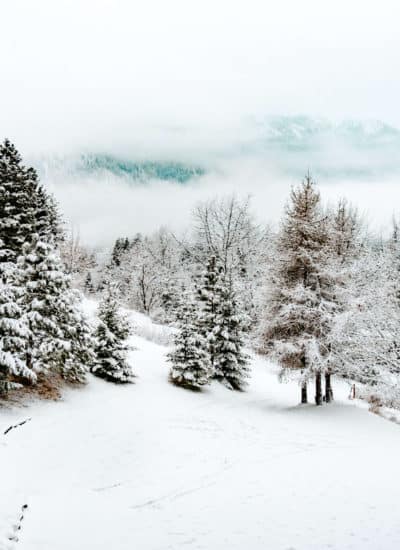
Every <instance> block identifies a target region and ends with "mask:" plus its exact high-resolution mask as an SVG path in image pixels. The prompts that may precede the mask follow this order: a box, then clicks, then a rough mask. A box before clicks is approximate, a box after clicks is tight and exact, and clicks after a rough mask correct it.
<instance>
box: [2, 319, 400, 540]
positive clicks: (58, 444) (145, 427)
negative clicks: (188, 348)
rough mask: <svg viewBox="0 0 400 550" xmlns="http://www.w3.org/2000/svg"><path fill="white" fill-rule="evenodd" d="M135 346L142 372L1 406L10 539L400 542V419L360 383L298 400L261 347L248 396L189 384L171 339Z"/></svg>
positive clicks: (5, 520) (139, 341) (5, 527)
mask: <svg viewBox="0 0 400 550" xmlns="http://www.w3.org/2000/svg"><path fill="white" fill-rule="evenodd" d="M135 322H136V324H138V323H139V324H140V317H138V316H135ZM154 330H156V329H154ZM139 332H140V330H139ZM150 333H151V334H152V335H154V334H153V329H151V330H150ZM132 343H133V344H134V346H135V347H136V348H137V349H136V350H135V351H133V352H132V354H131V358H132V364H133V365H134V369H135V372H136V373H137V375H138V377H137V381H136V384H134V385H127V386H116V385H113V384H110V383H107V382H103V381H102V380H99V379H94V378H92V377H90V380H89V383H88V385H87V386H86V387H84V388H82V389H79V390H68V391H66V392H65V394H64V398H63V400H62V401H60V402H57V403H54V402H36V403H33V404H32V403H31V404H29V405H28V404H26V406H25V407H21V408H14V409H13V410H3V409H1V410H0V428H1V432H0V433H1V435H0V476H1V484H0V549H1V550H4V549H15V550H91V549H93V550H94V549H96V550H134V549H135V550H136V549H137V550H168V549H171V550H177V549H186V548H191V549H197V550H200V549H204V550H266V549H268V550H289V549H290V550H313V549H315V550H321V549H324V548H327V549H328V548H329V549H337V550H345V549H351V548H352V549H362V550H368V549H371V550H377V549H382V550H397V549H398V548H399V547H400V507H399V489H400V476H399V456H400V427H399V426H398V425H396V424H394V423H391V422H389V421H387V420H384V419H382V418H380V417H378V416H376V415H373V414H371V413H369V412H368V411H367V410H366V409H364V408H362V407H360V406H355V405H354V404H353V403H350V402H349V401H347V393H348V390H347V388H346V387H344V386H343V387H342V388H340V389H339V390H338V392H337V396H336V397H339V398H340V399H337V401H336V402H335V404H333V405H331V406H329V407H328V406H324V407H319V408H317V407H314V406H312V405H310V406H298V405H297V400H298V397H299V395H298V394H299V391H298V388H297V387H296V386H295V385H294V384H288V385H282V384H279V383H278V381H277V378H276V374H275V372H274V368H273V366H271V365H268V363H266V362H265V361H264V360H263V359H261V358H254V361H253V376H252V380H251V383H250V386H249V388H248V391H247V392H245V393H236V392H235V393H234V392H230V391H229V390H227V389H226V388H224V387H222V386H220V385H217V384H215V385H213V386H212V387H211V388H209V389H207V390H205V391H203V392H202V393H192V392H189V391H186V390H182V389H179V388H176V387H173V386H171V385H170V384H168V382H167V375H168V367H167V365H166V363H165V353H166V348H165V347H162V346H160V345H157V344H155V343H152V342H150V341H148V340H145V339H144V338H143V337H138V336H135V337H133V338H132ZM29 417H31V418H32V420H31V421H30V422H28V423H27V424H25V425H23V426H21V427H19V428H17V429H14V430H11V431H10V432H9V433H8V434H7V435H3V432H4V430H5V429H6V428H7V427H8V426H9V425H11V424H15V423H17V422H19V421H21V420H24V419H25V418H29ZM24 504H28V509H27V510H26V511H25V513H24V518H23V520H22V522H21V529H20V531H19V532H18V534H17V536H18V538H19V541H18V542H10V541H9V540H8V538H9V536H10V535H12V533H13V525H14V524H17V523H18V518H19V517H20V515H21V507H22V505H24Z"/></svg>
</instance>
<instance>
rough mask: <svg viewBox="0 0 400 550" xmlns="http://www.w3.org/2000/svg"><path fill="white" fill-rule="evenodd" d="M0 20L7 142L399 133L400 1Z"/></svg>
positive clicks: (53, 4) (97, 10)
mask: <svg viewBox="0 0 400 550" xmlns="http://www.w3.org/2000/svg"><path fill="white" fill-rule="evenodd" d="M1 20H2V28H1V33H0V52H1V56H0V128H1V134H3V135H9V136H10V137H11V138H12V139H14V140H15V141H17V142H18V143H20V144H21V145H22V147H24V148H28V147H29V148H30V149H32V150H33V151H37V150H40V151H42V150H46V149H48V148H55V149H64V148H70V147H76V148H79V147H82V146H89V147H91V146H92V145H99V146H102V147H105V148H108V147H109V146H111V145H113V144H114V145H115V144H117V146H123V145H124V144H125V145H128V146H129V144H130V142H131V141H132V140H133V141H134V140H137V139H140V138H142V136H143V139H144V140H148V142H149V143H151V142H152V138H153V134H152V133H153V131H154V134H157V130H156V129H157V128H159V127H163V126H174V127H186V126H191V127H195V128H197V131H198V132H199V133H200V134H201V135H202V136H203V139H206V136H207V134H209V136H210V139H215V135H216V134H217V135H219V134H218V132H219V133H220V134H221V135H220V137H221V139H222V138H223V135H224V132H223V131H222V130H221V129H226V134H229V133H230V129H235V128H237V125H238V124H239V121H240V120H241V118H242V117H243V116H246V115H248V114H256V115H264V114H276V113H280V114H297V113H306V114H310V115H317V116H325V117H330V118H335V119H342V118H348V117H351V118H378V119H383V120H386V121H387V122H389V123H393V124H395V125H400V110H399V107H398V98H399V97H400V77H399V69H398V67H399V65H400V59H399V57H400V33H399V31H398V24H399V20H400V4H399V2H398V1H396V0H380V1H379V2H377V1H376V0H374V1H371V0H362V1H361V0H347V1H344V0H335V1H321V0H318V1H317V0H303V1H301V2H299V1H297V0H279V1H277V0H275V1H270V0H261V1H257V0H236V1H235V0H229V1H227V0H202V1H199V0H196V1H194V0H141V1H138V0H129V1H124V0H57V1H55V0H35V1H32V0H12V1H10V2H3V3H2V7H1ZM204 136H205V137H204ZM185 139H186V138H185Z"/></svg>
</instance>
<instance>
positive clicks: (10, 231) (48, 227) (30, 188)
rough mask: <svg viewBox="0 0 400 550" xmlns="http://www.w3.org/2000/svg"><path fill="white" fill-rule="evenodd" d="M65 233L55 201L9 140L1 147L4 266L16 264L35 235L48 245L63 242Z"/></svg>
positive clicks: (0, 215) (1, 258) (0, 211)
mask: <svg viewBox="0 0 400 550" xmlns="http://www.w3.org/2000/svg"><path fill="white" fill-rule="evenodd" d="M61 233H62V231H61V224H60V221H59V215H58V211H57V205H56V203H55V201H54V199H53V198H52V197H51V196H50V195H49V194H48V193H47V192H46V191H45V190H44V188H43V187H42V186H41V185H40V183H39V180H38V176H37V173H36V171H35V170H34V169H33V168H27V167H25V166H24V165H23V164H22V158H21V156H20V154H19V153H18V151H17V149H16V148H15V146H14V145H13V144H12V143H11V142H10V141H9V140H7V139H6V140H5V141H4V143H2V144H1V145H0V238H1V239H2V241H3V245H2V249H1V250H0V262H4V261H10V260H11V261H14V262H15V261H16V259H17V257H18V256H19V255H20V254H21V253H22V246H23V244H24V243H25V242H26V241H29V240H30V239H31V237H32V236H33V235H35V234H37V235H39V237H40V238H41V239H42V240H44V241H46V242H48V241H50V240H57V239H58V238H60V236H61Z"/></svg>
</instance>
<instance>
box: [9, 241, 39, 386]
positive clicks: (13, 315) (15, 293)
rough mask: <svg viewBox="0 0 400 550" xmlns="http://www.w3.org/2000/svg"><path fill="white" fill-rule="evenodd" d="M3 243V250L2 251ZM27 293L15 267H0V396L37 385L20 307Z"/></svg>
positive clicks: (25, 326)
mask: <svg viewBox="0 0 400 550" xmlns="http://www.w3.org/2000/svg"><path fill="white" fill-rule="evenodd" d="M1 244H2V243H1V241H0V247H1ZM23 292H24V289H23V288H22V287H20V286H18V276H17V267H16V265H15V264H14V263H12V262H9V263H6V262H4V263H0V395H4V394H6V393H7V392H8V391H9V390H11V389H14V388H17V387H19V386H20V383H21V382H23V383H35V382H36V375H35V373H34V372H33V371H32V370H31V369H29V368H28V367H27V366H26V362H25V352H26V345H27V340H28V336H29V330H28V327H27V325H26V323H25V322H24V320H23V317H22V310H21V307H20V305H19V301H20V298H21V295H22V293H23Z"/></svg>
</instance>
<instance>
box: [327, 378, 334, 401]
mask: <svg viewBox="0 0 400 550" xmlns="http://www.w3.org/2000/svg"><path fill="white" fill-rule="evenodd" d="M325 401H326V402H327V403H331V402H332V401H333V390H332V382H331V373H330V372H326V373H325Z"/></svg>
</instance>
